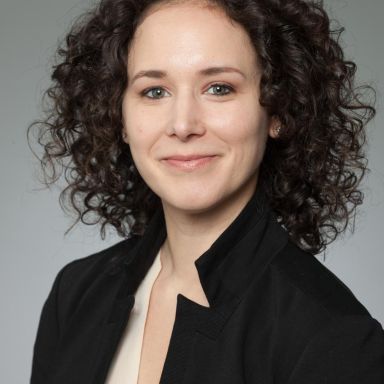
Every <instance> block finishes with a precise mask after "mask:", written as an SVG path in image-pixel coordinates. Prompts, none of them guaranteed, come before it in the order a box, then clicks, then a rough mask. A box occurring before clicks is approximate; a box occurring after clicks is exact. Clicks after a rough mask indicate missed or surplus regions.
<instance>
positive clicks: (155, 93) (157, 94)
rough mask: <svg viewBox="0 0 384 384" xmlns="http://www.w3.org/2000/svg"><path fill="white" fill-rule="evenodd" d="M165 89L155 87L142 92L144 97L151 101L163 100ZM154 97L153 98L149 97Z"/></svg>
mask: <svg viewBox="0 0 384 384" xmlns="http://www.w3.org/2000/svg"><path fill="white" fill-rule="evenodd" d="M163 92H164V89H163V88H161V87H153V88H148V89H145V90H144V91H143V92H141V95H142V96H145V97H148V98H149V99H161V98H162V95H163ZM149 95H152V96H149Z"/></svg>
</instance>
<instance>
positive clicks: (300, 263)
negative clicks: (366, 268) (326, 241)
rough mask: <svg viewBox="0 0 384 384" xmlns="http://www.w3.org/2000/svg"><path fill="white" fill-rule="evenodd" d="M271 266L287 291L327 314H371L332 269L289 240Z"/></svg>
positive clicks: (336, 315)
mask: <svg viewBox="0 0 384 384" xmlns="http://www.w3.org/2000/svg"><path fill="white" fill-rule="evenodd" d="M272 268H273V269H274V271H275V273H276V275H277V279H278V281H279V284H280V285H281V288H282V289H284V291H285V292H287V293H288V292H289V293H290V294H294V295H295V296H296V297H297V299H299V298H301V300H303V301H306V302H310V303H312V305H313V306H314V307H317V308H318V310H319V311H321V312H323V313H324V316H329V317H331V318H334V317H339V316H350V315H363V316H369V312H368V311H367V309H366V308H365V307H364V306H363V305H362V304H361V302H360V301H359V300H358V299H357V298H356V297H355V295H354V294H353V293H352V291H351V290H350V289H349V288H348V287H347V286H346V285H345V284H344V283H343V282H342V281H341V280H340V279H339V278H338V277H337V276H336V275H335V274H334V273H333V272H332V271H330V270H329V269H328V268H327V267H326V266H325V265H324V264H323V263H321V262H320V261H319V260H318V259H317V258H316V257H315V256H313V255H312V254H310V253H309V252H306V251H303V250H302V249H300V248H299V247H297V246H296V245H295V244H293V243H292V242H290V241H289V242H288V244H287V245H286V247H285V248H284V249H283V250H282V251H281V252H280V254H279V255H278V256H277V257H276V258H275V259H274V261H273V263H272Z"/></svg>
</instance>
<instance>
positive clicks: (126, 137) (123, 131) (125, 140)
mask: <svg viewBox="0 0 384 384" xmlns="http://www.w3.org/2000/svg"><path fill="white" fill-rule="evenodd" d="M121 136H122V138H123V141H124V142H125V143H126V144H129V142H128V135H127V132H125V127H124V128H123V129H122V132H121Z"/></svg>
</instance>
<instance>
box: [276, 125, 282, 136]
mask: <svg viewBox="0 0 384 384" xmlns="http://www.w3.org/2000/svg"><path fill="white" fill-rule="evenodd" d="M275 132H276V136H280V132H281V125H279V126H277V127H276V128H275Z"/></svg>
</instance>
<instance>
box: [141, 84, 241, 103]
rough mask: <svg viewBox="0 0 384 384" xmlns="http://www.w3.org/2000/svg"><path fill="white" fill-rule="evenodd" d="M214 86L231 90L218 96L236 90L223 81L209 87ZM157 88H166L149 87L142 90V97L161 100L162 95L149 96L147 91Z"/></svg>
mask: <svg viewBox="0 0 384 384" xmlns="http://www.w3.org/2000/svg"><path fill="white" fill-rule="evenodd" d="M212 87H224V88H226V89H228V90H229V92H226V93H225V94H223V95H215V96H218V97H223V96H226V95H229V94H230V93H232V92H234V89H233V87H231V86H230V85H227V84H223V83H215V84H212V85H211V86H210V87H209V88H208V89H210V88H212ZM155 89H162V90H164V88H162V87H151V88H147V89H145V90H144V91H142V92H141V93H140V95H141V96H142V97H146V98H148V99H152V100H159V99H161V97H160V98H159V97H149V96H147V93H148V92H151V91H153V90H155Z"/></svg>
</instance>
